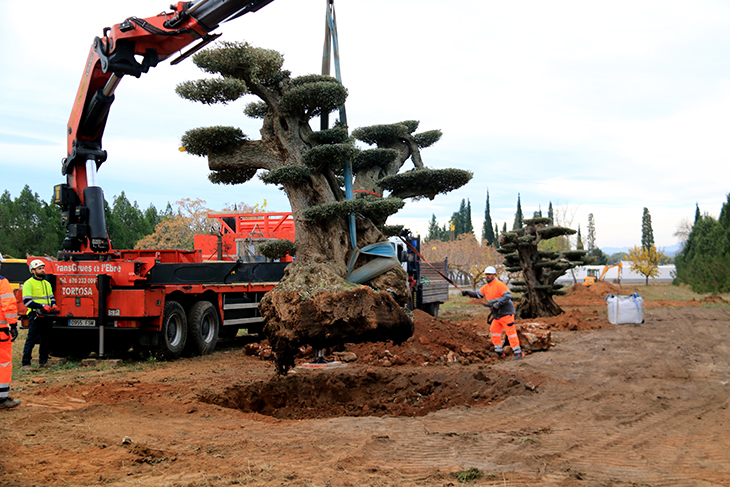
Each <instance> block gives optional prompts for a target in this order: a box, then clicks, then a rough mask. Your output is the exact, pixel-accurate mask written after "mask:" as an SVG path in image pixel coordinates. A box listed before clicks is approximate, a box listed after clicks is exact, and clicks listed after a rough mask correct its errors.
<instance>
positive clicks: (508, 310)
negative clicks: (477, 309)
mask: <svg viewBox="0 0 730 487" xmlns="http://www.w3.org/2000/svg"><path fill="white" fill-rule="evenodd" d="M484 277H485V279H486V281H487V283H486V284H485V285H484V286H482V287H481V288H480V289H479V291H462V292H461V294H462V295H464V296H470V297H472V298H476V299H486V300H487V301H486V305H487V306H488V307H489V308H491V310H492V314H491V315H490V318H491V319H492V324H491V326H490V328H489V333H490V335H491V336H492V344H493V345H494V353H496V354H497V357H499V358H504V357H505V354H504V350H503V349H502V331H505V332H506V333H507V338H508V339H509V345H510V347H511V348H512V352H513V353H514V357H513V358H512V360H521V359H522V357H523V354H522V348H520V340H519V338H517V328H516V327H515V305H514V303H512V293H511V292H510V290H509V288H508V287H507V285H506V284H505V283H503V282H502V281H500V280H499V279H497V270H496V269H495V268H494V267H492V266H491V265H490V266H489V267H487V268H486V269H484Z"/></svg>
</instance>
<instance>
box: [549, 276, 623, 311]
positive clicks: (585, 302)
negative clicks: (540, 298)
mask: <svg viewBox="0 0 730 487" xmlns="http://www.w3.org/2000/svg"><path fill="white" fill-rule="evenodd" d="M609 294H619V288H618V287H616V286H614V285H613V284H611V283H610V282H606V281H598V282H596V283H594V284H591V285H590V286H584V285H583V284H582V283H577V284H573V285H572V286H571V287H570V289H568V291H567V293H566V294H565V295H563V296H556V297H555V302H556V303H558V305H559V306H561V307H562V306H602V305H604V304H605V302H604V301H603V298H605V297H606V296H607V295H609Z"/></svg>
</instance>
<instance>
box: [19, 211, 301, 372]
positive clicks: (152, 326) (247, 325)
mask: <svg viewBox="0 0 730 487" xmlns="http://www.w3.org/2000/svg"><path fill="white" fill-rule="evenodd" d="M210 217H211V218H214V219H220V220H221V221H223V222H228V223H225V226H222V227H221V228H222V230H221V233H220V234H219V235H199V236H196V239H195V241H196V246H200V248H196V250H194V251H183V250H115V251H113V252H109V253H107V254H103V255H99V254H98V253H94V254H91V255H90V254H86V253H71V252H66V253H64V252H60V253H59V259H60V260H56V259H51V258H48V257H29V258H28V262H31V261H32V260H33V259H36V258H38V259H41V260H42V261H43V262H44V263H45V265H46V276H47V279H48V280H49V281H50V282H51V284H52V286H53V289H54V296H55V298H56V302H57V304H58V306H59V308H60V313H58V314H57V315H53V316H48V317H46V319H48V320H50V321H52V323H53V336H54V338H53V345H52V349H53V353H54V354H55V355H69V354H79V355H85V354H87V353H90V352H92V351H98V352H99V353H100V354H101V355H103V354H104V353H105V352H106V351H109V350H120V349H128V348H129V347H135V346H136V347H141V348H143V349H144V348H148V349H151V350H157V351H159V352H161V353H162V354H163V355H165V356H167V357H170V358H174V357H177V356H178V355H180V354H181V353H184V352H185V351H187V352H188V353H189V354H193V355H194V354H204V353H209V352H210V351H212V350H213V349H214V347H215V344H216V342H217V340H218V337H219V336H224V337H226V336H227V337H230V336H235V335H236V334H237V333H238V331H239V330H240V329H246V330H247V332H248V333H249V334H258V333H259V332H260V331H261V329H262V327H263V319H262V318H261V315H260V314H259V312H258V303H259V302H260V301H261V298H262V297H263V295H264V294H265V293H266V292H268V291H270V290H271V289H273V288H274V286H275V285H276V284H277V283H278V281H279V280H280V279H281V277H282V276H283V273H284V268H285V267H286V265H287V264H288V262H266V259H264V258H263V257H261V256H258V255H255V254H254V255H253V256H247V257H253V258H246V259H243V258H240V257H241V256H238V255H237V254H234V253H232V252H230V251H229V252H226V253H225V256H224V258H223V259H216V260H212V259H203V255H207V256H214V255H213V254H215V255H216V256H217V254H218V250H219V249H220V245H219V243H220V242H227V243H228V244H229V246H230V248H231V249H235V248H236V243H237V242H246V243H250V242H252V241H255V243H260V242H261V241H263V240H268V239H278V238H290V239H293V238H294V231H293V222H292V220H291V213H274V214H266V213H253V214H252V213H230V212H229V213H214V214H211V216H210ZM238 232H243V233H238ZM252 235H253V236H255V237H256V238H254V239H252V238H251V236H252ZM221 237H224V238H225V240H223V239H222V238H221ZM211 239H212V240H211ZM211 242H214V243H215V252H212V250H213V247H210V244H211ZM206 245H208V246H207V247H206ZM229 250H230V249H229ZM18 298H19V299H18V301H19V305H21V307H22V299H21V296H20V292H18ZM206 303H207V304H206ZM203 308H205V310H206V312H205V313H202V316H200V315H201V309H203ZM24 311H25V308H24V307H23V308H22V311H21V313H22V312H24Z"/></svg>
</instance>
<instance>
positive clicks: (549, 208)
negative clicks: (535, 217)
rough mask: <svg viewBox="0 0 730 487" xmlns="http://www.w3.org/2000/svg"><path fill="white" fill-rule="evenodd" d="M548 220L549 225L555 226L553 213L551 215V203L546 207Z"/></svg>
mask: <svg viewBox="0 0 730 487" xmlns="http://www.w3.org/2000/svg"><path fill="white" fill-rule="evenodd" d="M547 216H548V218H550V220H551V221H550V224H549V225H548V226H550V225H555V213H553V202H552V201H551V202H550V206H548V215H547Z"/></svg>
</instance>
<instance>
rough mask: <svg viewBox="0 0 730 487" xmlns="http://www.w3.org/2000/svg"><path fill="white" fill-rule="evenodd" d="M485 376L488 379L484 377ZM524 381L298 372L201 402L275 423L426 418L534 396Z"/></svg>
mask: <svg viewBox="0 0 730 487" xmlns="http://www.w3.org/2000/svg"><path fill="white" fill-rule="evenodd" d="M487 374H489V375H487ZM535 389H536V387H535V386H534V385H532V384H531V383H529V382H526V381H525V380H524V379H522V378H519V377H517V376H514V375H511V374H505V373H503V372H499V371H495V370H491V369H490V370H477V371H474V370H473V369H466V368H457V369H448V370H446V371H443V372H438V373H433V371H432V370H430V369H420V370H419V369H411V368H409V369H384V368H377V369H376V368H372V369H355V368H350V367H348V368H345V369H332V370H326V371H321V370H317V371H312V370H297V371H295V373H290V374H288V375H287V376H275V377H273V378H272V379H270V380H264V381H259V382H256V383H253V384H241V385H235V386H231V387H228V388H226V389H225V390H224V391H223V392H222V393H205V394H201V395H200V396H199V397H198V399H199V400H200V401H202V402H206V403H209V404H215V405H218V406H222V407H226V408H231V409H236V410H239V411H242V412H245V413H258V414H263V415H266V416H272V417H275V418H278V419H313V418H333V417H338V416H384V415H388V416H424V415H426V414H428V413H430V412H433V411H438V410H440V409H443V408H446V407H453V406H460V405H468V406H488V405H491V404H493V403H496V402H499V401H501V400H503V399H504V398H506V397H509V396H519V395H523V394H528V393H530V392H531V391H535Z"/></svg>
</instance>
